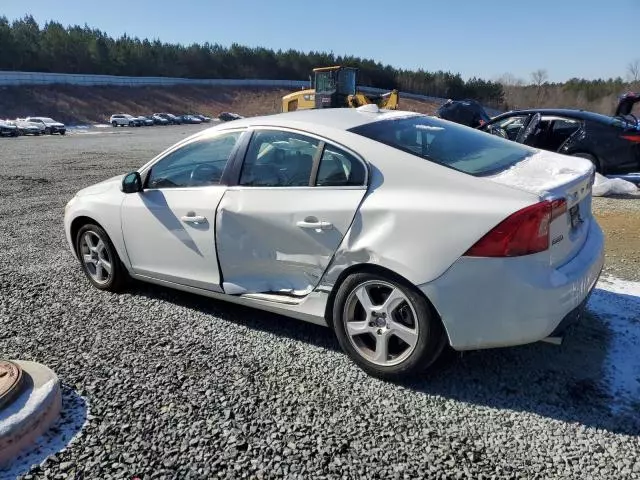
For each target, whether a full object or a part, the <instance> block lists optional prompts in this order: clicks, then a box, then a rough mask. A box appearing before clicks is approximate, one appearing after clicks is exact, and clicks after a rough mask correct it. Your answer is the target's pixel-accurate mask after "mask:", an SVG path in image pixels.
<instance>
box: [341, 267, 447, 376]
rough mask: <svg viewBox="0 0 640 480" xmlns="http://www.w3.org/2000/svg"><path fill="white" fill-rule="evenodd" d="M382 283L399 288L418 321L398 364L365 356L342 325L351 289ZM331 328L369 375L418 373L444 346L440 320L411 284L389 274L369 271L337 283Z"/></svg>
mask: <svg viewBox="0 0 640 480" xmlns="http://www.w3.org/2000/svg"><path fill="white" fill-rule="evenodd" d="M376 281H379V282H384V283H386V284H391V285H393V287H395V288H397V289H399V290H400V291H401V292H402V293H403V294H404V296H405V297H406V298H407V299H408V301H410V302H411V306H412V307H413V309H414V311H415V313H416V316H417V318H416V319H415V321H416V322H417V323H418V327H419V328H418V339H417V342H416V344H415V347H414V349H413V351H412V352H411V353H410V354H409V356H408V357H407V358H406V359H404V360H403V361H402V362H401V363H397V364H395V365H391V366H382V365H378V364H376V363H373V362H371V361H370V360H368V359H367V358H365V357H364V356H363V355H362V354H361V353H360V352H358V350H357V349H356V348H355V347H354V345H353V343H352V341H351V340H350V338H349V336H348V334H347V332H346V326H345V320H344V319H345V316H346V315H347V312H346V310H347V308H346V307H347V299H348V298H349V296H350V295H351V293H352V292H353V291H355V290H356V289H357V288H358V287H359V286H362V285H363V284H365V283H366V282H376ZM333 328H334V331H335V333H336V336H337V338H338V342H339V343H340V346H341V347H342V349H343V350H344V351H345V352H346V353H347V354H348V355H349V357H351V359H352V360H353V361H354V362H355V363H356V364H357V365H358V366H359V367H360V368H362V369H363V370H364V371H365V372H366V373H368V374H369V375H371V376H374V377H377V378H381V379H385V380H397V379H400V378H403V377H407V376H412V375H416V374H420V373H422V372H424V371H426V370H427V369H428V368H429V367H430V366H431V365H432V364H433V362H435V360H436V359H437V358H438V357H439V356H440V354H441V353H442V350H443V349H444V347H445V345H446V342H447V341H446V335H445V332H444V328H443V327H442V323H441V322H440V319H439V318H438V316H437V314H436V313H435V312H434V311H433V308H432V307H431V305H430V304H429V302H428V301H427V300H426V299H425V298H424V297H423V296H422V295H421V294H420V293H419V292H417V291H416V289H415V287H414V286H413V285H410V284H408V283H407V282H406V281H404V280H403V279H401V278H399V277H396V276H391V275H389V276H388V277H384V276H381V275H377V274H371V273H355V274H352V275H350V276H348V277H347V278H346V279H345V281H344V282H343V283H342V285H341V286H340V289H339V290H338V293H337V295H336V298H335V303H334V307H333Z"/></svg>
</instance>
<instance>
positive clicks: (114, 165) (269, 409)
mask: <svg viewBox="0 0 640 480" xmlns="http://www.w3.org/2000/svg"><path fill="white" fill-rule="evenodd" d="M198 128H202V127H192V126H181V127H154V128H148V129H135V130H133V129H132V130H128V129H119V130H117V131H116V132H115V133H113V131H112V130H110V129H109V130H107V131H105V132H104V133H100V134H96V135H87V134H83V135H81V134H78V135H68V136H67V137H42V138H18V139H0V180H1V182H0V232H2V233H1V234H0V352H1V353H2V355H3V356H6V357H8V358H22V359H25V360H35V361H39V362H42V363H45V364H47V365H49V366H50V367H52V368H53V369H54V370H55V371H56V372H57V373H58V375H59V376H60V378H61V380H62V382H64V385H65V389H66V391H67V394H68V395H69V394H70V393H69V392H76V393H77V394H79V395H82V396H83V397H84V398H85V399H86V401H87V403H88V414H87V423H86V425H85V428H84V429H83V431H82V432H81V434H80V435H79V436H78V437H77V439H76V440H75V441H74V442H73V443H72V444H71V445H70V446H69V447H68V448H67V449H66V450H65V451H63V452H61V453H58V454H57V455H55V456H53V457H50V458H49V459H48V460H47V461H46V462H45V463H43V464H42V465H41V466H38V467H34V468H33V469H32V470H31V471H30V472H29V473H28V475H26V476H25V477H24V478H33V479H44V478H47V479H52V478H83V479H85V478H86V479H111V478H123V479H124V478H127V479H131V478H133V477H134V476H138V477H141V478H143V479H152V478H179V479H189V478H211V477H222V478H285V477H286V478H367V479H374V478H380V479H382V478H384V479H387V478H391V479H394V478H398V479H405V478H437V479H445V478H446V479H453V478H475V479H480V478H486V479H488V478H540V479H542V478H545V479H546V478H580V479H589V478H594V479H621V478H640V440H639V436H638V435H640V416H639V415H638V410H637V407H638V406H639V405H640V403H639V404H638V405H636V406H635V409H634V408H630V409H617V410H612V409H611V408H610V403H611V400H612V399H611V398H610V396H609V393H608V391H607V388H606V387H605V386H604V385H603V381H602V377H603V370H604V369H605V366H604V365H605V363H606V355H607V346H608V345H609V342H610V341H611V337H612V335H613V333H612V332H611V331H610V330H609V329H608V327H607V326H606V325H607V323H606V322H602V321H600V320H599V319H598V318H597V317H596V316H595V315H589V316H587V318H586V319H585V320H584V321H583V322H582V323H581V324H580V325H579V326H578V327H577V328H575V329H574V331H573V334H572V335H571V336H570V337H569V338H568V339H567V340H566V342H565V344H564V345H563V346H562V347H560V348H559V347H555V346H552V345H548V344H535V345H529V346H525V347H519V348H509V349H497V350H487V351H480V352H470V353H466V354H465V355H464V356H458V355H449V356H448V358H446V359H444V360H443V361H441V362H440V363H439V364H438V368H437V369H436V370H435V371H433V372H432V373H431V374H429V375H428V376H426V377H424V378H417V379H415V380H414V381H412V382H410V383H403V384H390V383H385V382H382V381H379V380H375V379H372V378H370V377H367V376H366V375H364V374H363V373H362V372H361V371H360V370H359V369H358V368H356V367H355V366H354V365H353V364H352V363H351V362H350V361H349V359H348V358H347V357H346V356H345V355H344V354H342V353H341V352H340V350H339V348H338V345H337V342H336V340H335V339H334V337H333V336H332V333H331V332H330V331H329V330H328V329H324V328H322V327H317V326H313V325H309V324H305V323H302V322H297V321H294V320H289V319H286V318H283V317H279V316H276V315H271V314H267V313H263V312H259V311H254V310H250V309H247V308H241V307H237V306H232V305H227V304H225V303H221V302H215V301H212V300H208V299H204V298H199V297H196V296H193V295H189V294H184V293H180V292H175V291H171V290H167V289H163V288H159V287H154V286H148V285H142V284H139V285H134V286H133V287H132V288H131V289H130V291H128V292H127V293H124V294H120V295H113V294H109V293H102V292H99V291H98V290H96V289H94V288H91V287H90V286H89V283H88V282H87V281H86V280H85V278H84V276H83V274H82V272H81V270H80V267H79V265H78V264H77V262H76V261H74V259H73V258H72V256H71V254H70V252H69V251H68V249H67V245H66V242H65V240H64V236H63V231H62V216H63V208H64V204H65V203H66V201H67V200H68V199H69V198H70V197H71V196H72V195H73V193H74V192H75V191H77V190H78V189H79V188H81V187H84V186H86V185H89V184H91V183H94V182H97V181H99V180H102V179H105V178H108V177H110V176H112V175H115V174H118V173H124V172H126V171H128V170H131V169H134V168H137V167H138V166H140V165H142V164H143V163H145V162H146V161H147V160H148V159H150V158H151V157H152V156H153V155H155V154H156V153H158V152H159V151H160V150H162V149H163V148H164V147H167V146H169V145H170V144H172V143H174V142H175V141H177V140H179V139H180V138H184V136H185V135H187V134H189V133H192V132H194V131H196V130H197V129H198ZM632 305H635V306H639V307H640V304H639V303H633V304H632ZM0 477H1V472H0Z"/></svg>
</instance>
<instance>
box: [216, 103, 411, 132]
mask: <svg viewBox="0 0 640 480" xmlns="http://www.w3.org/2000/svg"><path fill="white" fill-rule="evenodd" d="M372 110H373V109H372ZM376 110H377V109H376ZM411 115H419V114H418V113H416V112H407V111H402V110H377V111H368V110H366V109H364V110H360V109H358V108H322V109H309V110H296V111H294V112H287V113H277V114H274V115H263V116H259V117H245V118H241V119H238V120H234V121H233V126H234V127H240V126H243V127H250V126H258V125H262V126H287V125H291V126H294V125H295V126H299V127H301V128H304V129H308V130H311V131H313V130H314V126H323V127H330V128H336V129H339V130H349V129H351V128H355V127H358V126H360V125H365V124H367V123H372V122H376V121H380V120H388V119H391V118H399V117H406V116H411ZM214 128H215V127H214Z"/></svg>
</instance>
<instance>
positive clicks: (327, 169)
mask: <svg viewBox="0 0 640 480" xmlns="http://www.w3.org/2000/svg"><path fill="white" fill-rule="evenodd" d="M365 177H366V174H365V167H364V165H363V164H362V162H360V161H359V160H358V159H357V158H355V157H354V156H353V155H350V154H348V153H347V152H344V151H342V150H340V149H338V148H336V147H334V146H332V145H327V146H326V147H325V148H324V152H322V158H321V159H320V165H319V167H318V176H317V178H316V185H317V186H319V187H322V186H325V187H327V186H351V185H355V186H359V185H364V181H365Z"/></svg>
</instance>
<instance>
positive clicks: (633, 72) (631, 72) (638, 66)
mask: <svg viewBox="0 0 640 480" xmlns="http://www.w3.org/2000/svg"><path fill="white" fill-rule="evenodd" d="M627 76H628V77H629V81H630V82H631V83H638V82H639V81H640V58H636V59H635V60H634V61H633V62H629V65H627Z"/></svg>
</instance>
